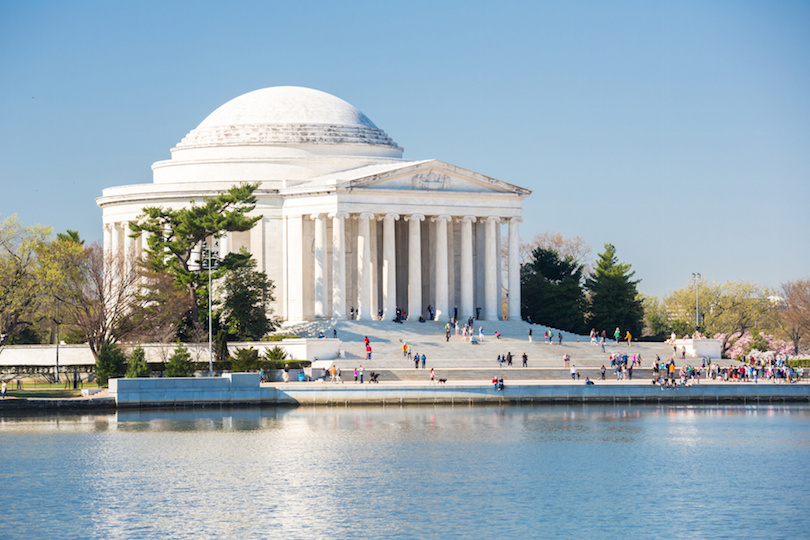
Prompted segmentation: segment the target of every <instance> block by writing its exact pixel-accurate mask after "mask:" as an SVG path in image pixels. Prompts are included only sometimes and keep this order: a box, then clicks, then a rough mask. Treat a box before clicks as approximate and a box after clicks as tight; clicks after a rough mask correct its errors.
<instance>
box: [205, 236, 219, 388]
mask: <svg viewBox="0 0 810 540" xmlns="http://www.w3.org/2000/svg"><path fill="white" fill-rule="evenodd" d="M214 246H215V247H218V246H219V242H214ZM203 251H204V253H203V261H202V263H203V268H206V267H207V268H208V376H209V377H213V376H214V341H213V336H212V335H211V334H212V333H213V326H214V324H213V318H212V314H211V270H212V268H213V267H214V266H215V265H216V263H217V262H218V261H216V260H212V257H213V256H214V255H216V256H219V252H216V253H212V250H211V249H208V242H203ZM206 258H207V260H206Z"/></svg>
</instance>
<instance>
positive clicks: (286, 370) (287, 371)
mask: <svg viewBox="0 0 810 540" xmlns="http://www.w3.org/2000/svg"><path fill="white" fill-rule="evenodd" d="M284 382H290V364H284Z"/></svg>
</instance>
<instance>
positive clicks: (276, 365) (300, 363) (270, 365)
mask: <svg viewBox="0 0 810 540" xmlns="http://www.w3.org/2000/svg"><path fill="white" fill-rule="evenodd" d="M287 364H289V366H290V369H304V368H305V367H309V366H310V365H312V362H310V361H309V360H263V361H262V362H261V367H262V368H264V369H283V368H284V366H285V365H287Z"/></svg>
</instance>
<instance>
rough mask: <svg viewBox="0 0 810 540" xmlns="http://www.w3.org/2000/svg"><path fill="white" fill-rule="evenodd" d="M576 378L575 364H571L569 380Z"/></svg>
mask: <svg viewBox="0 0 810 540" xmlns="http://www.w3.org/2000/svg"><path fill="white" fill-rule="evenodd" d="M576 378H577V366H571V380H572V381H573V380H574V379H576Z"/></svg>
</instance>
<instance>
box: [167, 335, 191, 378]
mask: <svg viewBox="0 0 810 540" xmlns="http://www.w3.org/2000/svg"><path fill="white" fill-rule="evenodd" d="M192 373H194V365H193V364H192V363H191V355H190V354H189V352H188V349H186V348H185V347H184V346H183V344H182V343H179V342H178V343H177V347H176V348H175V349H174V352H173V353H172V355H171V356H170V357H169V361H168V362H166V376H167V377H190V376H191V374H192Z"/></svg>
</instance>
